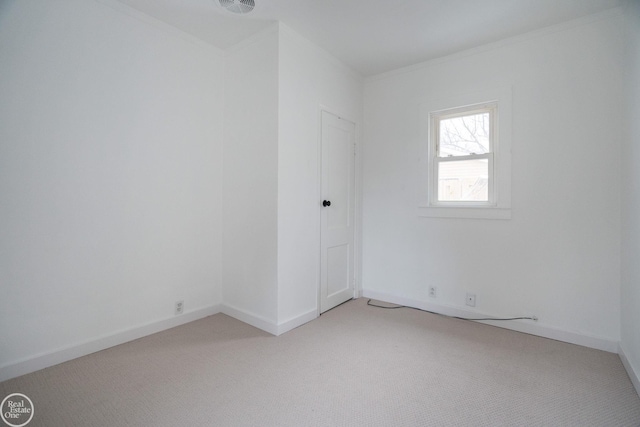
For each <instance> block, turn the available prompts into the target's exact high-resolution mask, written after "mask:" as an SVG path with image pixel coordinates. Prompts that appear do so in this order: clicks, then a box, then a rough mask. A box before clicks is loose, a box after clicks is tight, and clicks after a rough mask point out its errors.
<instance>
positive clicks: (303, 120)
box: [278, 24, 363, 323]
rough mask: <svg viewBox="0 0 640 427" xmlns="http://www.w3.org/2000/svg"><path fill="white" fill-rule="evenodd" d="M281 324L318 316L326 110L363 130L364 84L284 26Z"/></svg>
mask: <svg viewBox="0 0 640 427" xmlns="http://www.w3.org/2000/svg"><path fill="white" fill-rule="evenodd" d="M279 34H280V50H279V57H280V61H279V66H280V68H279V88H280V91H279V142H278V319H279V323H283V322H287V321H290V320H292V319H295V318H298V317H300V316H302V315H305V314H308V313H311V312H314V313H315V312H316V310H317V304H318V286H319V284H318V282H319V270H320V267H319V263H320V183H319V159H318V156H319V151H318V150H319V142H318V140H319V135H320V108H321V106H323V107H325V108H327V109H329V110H330V111H332V112H333V113H335V114H340V115H341V116H342V117H345V118H347V119H348V120H351V121H353V122H355V123H356V125H357V126H358V127H360V126H361V125H362V90H363V86H362V84H363V81H362V78H361V77H360V76H359V75H358V74H356V73H355V72H354V71H352V70H351V69H349V68H348V67H346V66H345V65H343V64H342V63H340V62H338V61H337V60H336V59H335V58H333V57H332V56H330V55H329V54H328V53H326V52H325V51H323V50H321V49H320V48H318V47H316V46H315V45H313V44H311V43H310V42H308V41H307V40H306V39H303V38H302V37H301V36H299V35H298V34H297V33H295V32H294V31H293V30H291V29H289V28H287V27H286V26H284V25H282V24H280V32H279Z"/></svg>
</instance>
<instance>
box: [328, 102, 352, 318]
mask: <svg viewBox="0 0 640 427" xmlns="http://www.w3.org/2000/svg"><path fill="white" fill-rule="evenodd" d="M321 121H322V129H321V146H322V167H321V173H322V190H321V197H322V200H320V203H319V205H320V209H321V215H320V218H321V219H320V228H321V235H320V248H321V255H320V312H321V313H323V312H325V311H327V310H330V309H331V308H333V307H335V306H337V305H339V304H342V303H343V302H345V301H348V300H349V299H351V298H353V296H354V282H355V270H354V269H355V263H354V258H355V245H354V243H355V242H354V240H355V224H354V222H355V221H354V220H355V138H356V136H355V124H354V123H352V122H350V121H348V120H345V119H342V118H340V117H337V116H335V115H333V114H331V113H328V112H326V111H323V112H322V117H321Z"/></svg>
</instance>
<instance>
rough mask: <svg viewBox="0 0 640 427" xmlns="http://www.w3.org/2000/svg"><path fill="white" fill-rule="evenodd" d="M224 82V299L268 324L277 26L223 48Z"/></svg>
mask: <svg viewBox="0 0 640 427" xmlns="http://www.w3.org/2000/svg"><path fill="white" fill-rule="evenodd" d="M225 82H226V88H225V91H226V92H225V129H224V139H225V143H224V197H223V199H222V200H221V203H222V205H223V206H224V208H223V209H224V233H223V234H224V239H223V242H224V246H223V247H224V249H223V253H224V255H223V259H224V262H223V266H224V267H223V270H224V273H223V282H224V290H223V292H224V302H225V304H226V305H228V306H230V307H231V308H233V309H235V310H238V311H239V313H237V312H236V313H232V314H234V315H236V316H238V315H239V314H246V315H249V316H251V317H252V318H254V319H257V320H258V321H261V322H266V323H265V325H263V327H264V326H266V327H269V326H270V325H271V326H272V325H275V324H277V301H278V282H277V281H278V276H277V254H278V252H277V238H278V236H277V233H278V230H277V227H278V220H277V215H278V211H277V210H278V31H277V26H274V27H272V28H271V29H269V30H268V31H267V32H266V33H263V34H259V35H257V36H255V37H253V38H252V39H250V40H247V41H246V42H243V43H241V44H240V45H239V46H236V47H235V48H233V49H232V50H231V51H230V52H229V53H228V56H227V61H226V77H225ZM245 320H246V319H245ZM254 325H255V326H258V324H255V322H254Z"/></svg>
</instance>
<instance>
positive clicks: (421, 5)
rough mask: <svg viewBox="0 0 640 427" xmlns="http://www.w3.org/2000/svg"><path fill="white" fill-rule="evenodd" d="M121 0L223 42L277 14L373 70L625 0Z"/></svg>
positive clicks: (323, 44)
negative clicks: (242, 8)
mask: <svg viewBox="0 0 640 427" xmlns="http://www.w3.org/2000/svg"><path fill="white" fill-rule="evenodd" d="M255 1H256V8H255V9H254V11H253V12H251V14H249V15H244V16H236V15H233V14H231V13H230V12H227V11H226V10H224V9H222V8H221V7H220V6H219V3H218V0H120V2H122V3H124V4H127V5H129V6H131V7H133V8H135V9H138V10H139V11H141V12H144V13H146V14H148V15H150V16H152V17H154V18H156V19H159V20H161V21H164V22H166V23H168V24H170V25H173V26H175V27H177V28H179V29H181V30H183V31H185V32H187V33H190V34H192V35H194V36H196V37H198V38H200V39H202V40H205V41H207V42H209V43H211V44H213V45H215V46H217V47H219V48H221V49H226V48H228V47H230V46H232V45H234V44H236V43H238V42H240V41H242V40H244V39H245V38H247V37H249V36H251V35H252V34H255V33H257V32H259V31H261V30H262V29H264V28H266V27H268V26H269V25H271V24H272V23H273V22H274V21H276V20H279V21H281V22H283V23H284V24H286V25H287V26H289V27H290V28H292V29H293V30H295V31H297V32H298V33H300V34H301V35H303V36H304V37H306V38H308V39H309V40H311V41H312V42H314V43H315V44H317V45H319V46H321V47H323V48H324V49H326V50H327V51H329V52H330V53H332V54H333V55H334V56H336V57H338V58H339V59H340V60H342V61H343V62H345V63H346V64H348V65H350V66H351V67H352V68H353V69H355V70H356V71H358V72H359V73H361V74H362V75H363V76H371V75H375V74H378V73H382V72H385V71H390V70H393V69H396V68H399V67H403V66H407V65H411V64H415V63H418V62H422V61H426V60H429V59H433V58H437V57H440V56H444V55H448V54H451V53H454V52H457V51H460V50H463V49H468V48H471V47H475V46H479V45H482V44H485V43H490V42H494V41H497V40H500V39H503V38H506V37H510V36H514V35H517V34H522V33H525V32H528V31H532V30H535V29H538V28H542V27H546V26H549V25H554V24H558V23H560V22H563V21H567V20H571V19H574V18H578V17H582V16H585V15H589V14H592V13H597V12H601V11H603V10H606V9H609V8H612V7H616V6H619V5H620V4H621V2H622V0H255Z"/></svg>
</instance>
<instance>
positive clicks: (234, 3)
mask: <svg viewBox="0 0 640 427" xmlns="http://www.w3.org/2000/svg"><path fill="white" fill-rule="evenodd" d="M218 1H219V2H220V6H222V7H224V8H225V9H227V10H228V11H229V12H231V13H237V14H240V15H244V14H247V13H249V12H251V11H252V10H253V8H254V7H255V6H256V2H255V1H253V0H218Z"/></svg>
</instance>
